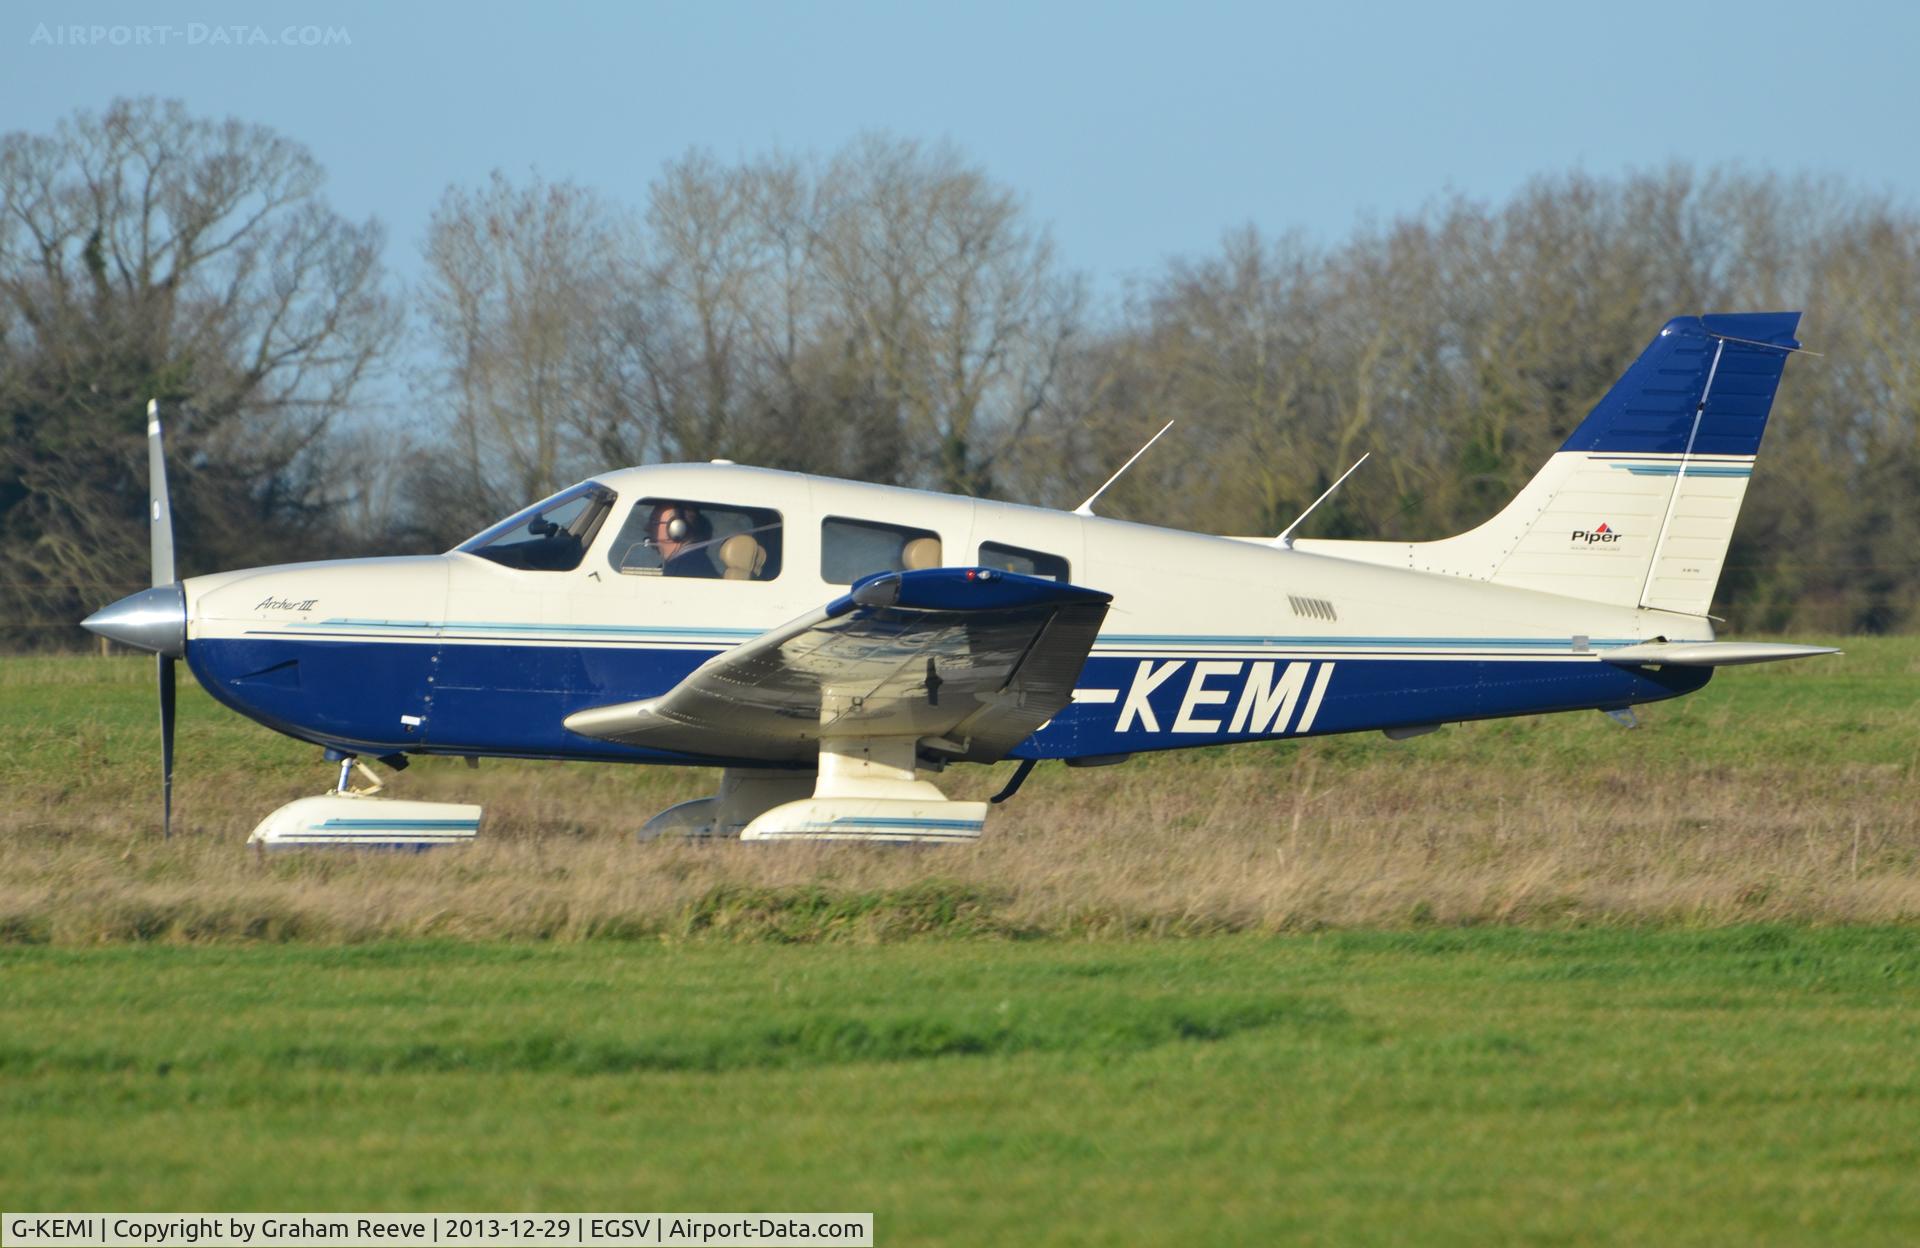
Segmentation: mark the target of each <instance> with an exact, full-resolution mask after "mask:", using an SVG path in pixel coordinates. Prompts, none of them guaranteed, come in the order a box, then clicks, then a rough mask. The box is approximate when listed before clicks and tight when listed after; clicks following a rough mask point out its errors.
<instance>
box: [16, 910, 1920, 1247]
mask: <svg viewBox="0 0 1920 1248" xmlns="http://www.w3.org/2000/svg"><path fill="white" fill-rule="evenodd" d="M0 975H3V976H4V980H5V984H6V993H5V1000H4V1004H3V1005H0V1028H3V1029H4V1031H3V1032H0V1035H3V1037H4V1038H0V1113H3V1114H4V1119H5V1121H6V1123H7V1124H8V1129H7V1130H6V1131H5V1132H0V1176H3V1177H0V1198H4V1201H5V1203H6V1205H7V1207H9V1208H15V1209H19V1208H39V1209H45V1208H65V1209H81V1208H87V1209H103V1208H106V1209H123V1208H125V1209H237V1208H258V1209H357V1208H376V1209H377V1208H419V1209H426V1208H438V1209H494V1208H497V1209H525V1210H568V1209H612V1210H618V1209H681V1210H695V1209H702V1210H730V1209H775V1210H783V1209H820V1210H872V1211H874V1212H875V1213H876V1214H877V1232H878V1234H877V1239H878V1242H881V1243H886V1244H906V1243H917V1244H975V1243H1046V1242H1057V1243H1092V1244H1146V1243H1247V1244H1252V1243H1271V1242H1290V1241H1297V1242H1305V1243H1324V1244H1367V1243H1382V1244H1385V1243H1421V1244H1476V1245H1477V1244H1486V1243H1516V1242H1526V1243H1540V1244H1597V1243H1635V1244H1646V1243H1658V1244H1667V1245H1681V1244H1730V1243H1737V1244H1744V1243H1768V1244H1778V1243H1807V1244H1835V1243H1846V1244H1870V1243H1885V1244H1910V1243H1912V1242H1914V1239H1915V1238H1916V1237H1917V1236H1920V1184H1916V1183H1915V1182H1914V1175H1915V1174H1916V1173H1920V1145H1917V1144H1916V1140H1917V1139H1920V1063H1916V1061H1915V1053H1916V1051H1920V946H1917V945H1916V941H1915V940H1914V937H1913V933H1911V932H1910V931H1907V930H1903V929H1885V928H1882V929H1837V930H1836V929H1826V930H1822V929H1788V928H1780V927H1765V928H1745V929H1721V930H1715V931H1686V930H1666V931H1658V932H1647V931H1625V930H1590V931H1581V932H1540V931H1528V930H1513V929H1483V930H1475V931H1438V932H1433V931H1429V932H1407V933H1398V934H1394V933H1357V932H1328V933H1322V934H1318V935H1312V936H1296V937H1264V936H1236V937H1215V938H1203V939H1196V940H1186V941H1131V942H1102V943H1087V942H1059V941H1044V942H1024V943H1014V942H978V941H973V942H962V941H943V942H934V943H925V942H922V943H916V944H899V945H890V946H847V945H841V946H819V945H815V946H806V947H794V946H782V945H774V944H764V943H763V944H757V945H732V946H719V945H687V944H680V945H665V944H660V943H658V942H653V943H647V944H632V943H626V944H618V945H615V944H575V945H544V946H543V945H532V944H518V945H513V944H499V943H489V944H470V943H468V944H446V943H432V942H414V943H399V944H395V943H380V944H368V945H360V946H352V947H338V946H286V947H262V946H253V947H232V948H214V949H207V948H197V949H196V948H151V947H148V948H141V947H127V946H122V947H116V948H107V949H91V950H63V949H46V948H20V947H13V948H11V949H8V950H3V951H0Z"/></svg>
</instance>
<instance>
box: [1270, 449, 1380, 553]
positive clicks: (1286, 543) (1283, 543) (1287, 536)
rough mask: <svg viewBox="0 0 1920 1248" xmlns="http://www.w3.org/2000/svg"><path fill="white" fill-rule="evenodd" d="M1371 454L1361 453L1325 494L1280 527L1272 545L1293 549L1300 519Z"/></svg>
mask: <svg viewBox="0 0 1920 1248" xmlns="http://www.w3.org/2000/svg"><path fill="white" fill-rule="evenodd" d="M1372 454H1373V452H1372V451H1368V452H1367V453H1366V455H1362V456H1361V457H1360V458H1359V459H1356V460H1354V461H1353V468H1349V469H1347V470H1346V471H1345V472H1343V473H1341V474H1340V479H1339V480H1338V481H1335V482H1334V483H1333V484H1332V485H1330V486H1328V487H1327V492H1326V493H1325V494H1322V495H1321V496H1320V497H1319V498H1316V499H1314V500H1313V505H1312V506H1310V507H1308V508H1307V509H1306V510H1305V511H1303V512H1301V513H1300V515H1299V517H1298V518H1297V519H1295V520H1294V522H1293V523H1292V524H1290V525H1288V526H1287V527H1286V528H1285V529H1282V530H1281V531H1280V536H1279V537H1276V538H1274V539H1273V542H1272V545H1275V546H1278V547H1279V548H1280V549H1282V550H1292V549H1293V531H1294V530H1295V529H1297V528H1299V527H1300V523H1301V521H1303V520H1305V519H1306V518H1307V517H1308V516H1310V515H1312V514H1313V508H1314V507H1318V506H1319V505H1320V504H1321V503H1324V502H1326V501H1327V500H1328V499H1329V498H1332V497H1333V492H1334V491H1335V490H1337V489H1339V488H1340V487H1341V486H1343V485H1345V484H1346V482H1347V478H1348V477H1350V476H1352V475H1353V473H1354V469H1356V468H1358V467H1360V465H1361V464H1364V463H1366V462H1367V457H1368V456H1370V455H1372Z"/></svg>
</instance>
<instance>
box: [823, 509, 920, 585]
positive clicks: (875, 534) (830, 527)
mask: <svg viewBox="0 0 1920 1248" xmlns="http://www.w3.org/2000/svg"><path fill="white" fill-rule="evenodd" d="M943 562H944V560H943V559H942V557H941V551H940V535H939V534H938V533H935V532H934V531H933V530H931V529H914V528H909V527H907V526H906V525H902V524H881V523H879V522H878V521H875V520H848V519H845V518H843V517H840V516H829V517H828V518H827V519H825V520H823V521H822V522H821V524H820V579H821V580H823V581H825V582H827V583H828V584H829V585H851V584H853V583H854V582H855V581H857V580H859V579H860V578H861V577H863V576H872V575H873V574H874V573H875V572H907V571H918V570H919V569H921V568H937V567H939V566H941V564H942V563H943Z"/></svg>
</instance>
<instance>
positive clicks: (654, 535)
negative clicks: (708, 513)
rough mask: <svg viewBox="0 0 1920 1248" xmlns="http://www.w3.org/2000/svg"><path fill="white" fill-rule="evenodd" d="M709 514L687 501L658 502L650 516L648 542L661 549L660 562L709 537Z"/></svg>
mask: <svg viewBox="0 0 1920 1248" xmlns="http://www.w3.org/2000/svg"><path fill="white" fill-rule="evenodd" d="M706 529H707V523H706V517H704V516H702V515H701V514H700V509H699V508H697V507H694V506H691V505H690V504H687V503H655V504H654V507H653V514H652V515H651V516H649V517H648V518H647V541H648V542H649V543H651V544H652V546H653V548H654V549H655V550H658V551H659V552H660V562H662V563H666V562H667V561H668V560H670V559H672V558H673V557H674V556H675V555H677V554H679V553H680V552H681V551H683V550H685V549H686V548H687V547H689V546H692V545H694V544H695V543H697V542H702V541H705V540H706V538H707V532H706Z"/></svg>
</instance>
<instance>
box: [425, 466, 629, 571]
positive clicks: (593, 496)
mask: <svg viewBox="0 0 1920 1248" xmlns="http://www.w3.org/2000/svg"><path fill="white" fill-rule="evenodd" d="M613 498H614V494H613V491H612V490H610V489H608V488H607V487H606V486H604V485H601V484H600V483H599V482H597V481H588V482H585V483H583V484H581V485H576V486H574V487H572V488H571V489H566V490H562V491H560V493H558V494H555V495H554V496H553V497H552V498H549V499H547V500H546V501H544V502H539V503H535V504H534V505H533V506H531V507H528V508H527V509H526V510H524V511H519V512H515V513H514V514H513V515H511V516H508V517H507V518H506V519H505V520H502V521H501V522H500V523H498V524H496V525H494V526H493V527H492V528H490V529H484V530H482V531H481V532H479V533H476V534H474V535H473V536H472V537H470V538H468V539H467V540H466V541H464V542H462V543H460V544H459V545H458V546H455V547H454V549H455V550H457V551H465V552H466V553H467V554H470V555H478V556H480V558H482V559H490V560H492V561H493V562H494V563H497V564H500V565H501V566H503V567H508V568H520V569H522V570H524V571H528V572H571V571H572V570H573V569H575V568H577V567H579V566H580V561H581V560H582V559H583V558H585V557H586V553H587V547H589V546H591V545H592V544H593V539H594V535H595V534H597V533H599V531H600V525H601V524H602V523H603V522H604V521H605V520H606V518H607V513H608V512H609V511H611V510H612V509H613Z"/></svg>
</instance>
